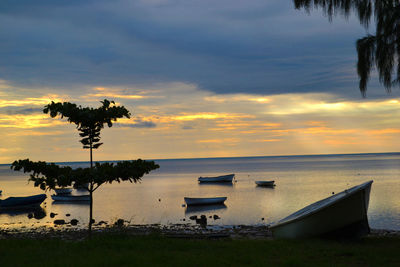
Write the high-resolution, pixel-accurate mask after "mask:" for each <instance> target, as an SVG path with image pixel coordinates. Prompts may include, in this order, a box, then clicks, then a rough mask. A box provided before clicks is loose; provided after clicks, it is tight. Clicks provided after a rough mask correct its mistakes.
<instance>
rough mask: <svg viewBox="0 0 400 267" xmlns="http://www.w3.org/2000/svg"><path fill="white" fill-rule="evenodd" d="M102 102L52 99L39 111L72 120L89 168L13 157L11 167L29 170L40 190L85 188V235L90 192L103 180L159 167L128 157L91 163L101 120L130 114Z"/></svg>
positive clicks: (135, 177)
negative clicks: (93, 105)
mask: <svg viewBox="0 0 400 267" xmlns="http://www.w3.org/2000/svg"><path fill="white" fill-rule="evenodd" d="M101 103H102V104H103V105H102V106H101V107H99V108H97V109H93V108H88V107H86V108H82V107H81V106H77V105H76V104H72V103H69V102H64V103H54V102H51V103H50V104H49V105H47V106H45V108H44V110H43V112H44V113H49V112H50V116H51V117H52V118H54V117H57V116H58V115H60V116H61V118H64V117H65V118H67V119H68V121H69V122H70V123H75V124H76V128H77V129H78V131H79V132H80V133H79V135H80V136H81V137H82V139H81V140H80V142H81V143H82V144H83V148H84V149H90V168H78V169H72V168H71V167H60V166H57V165H56V164H54V163H50V164H49V163H46V162H43V161H39V162H32V161H30V160H29V159H25V160H18V161H15V162H14V163H13V164H12V165H11V168H12V169H14V170H16V171H19V170H21V169H23V171H24V172H29V173H31V174H30V178H29V181H33V182H34V186H39V187H40V188H41V189H42V190H49V189H54V188H55V187H65V186H71V185H74V187H82V186H84V185H86V184H88V186H84V188H85V189H86V190H87V191H88V192H89V195H90V209H89V236H90V235H91V231H92V223H93V192H94V191H95V190H96V189H97V188H99V187H100V186H101V185H102V184H104V183H112V182H114V181H116V182H121V181H130V182H135V183H136V182H137V181H139V180H140V179H141V177H142V176H143V175H144V174H148V173H149V172H150V171H152V170H155V169H157V168H159V165H157V164H155V163H154V161H143V160H141V159H138V160H132V161H122V162H117V163H116V164H113V163H102V164H100V163H96V164H95V166H93V149H97V148H99V147H100V146H101V145H102V143H100V131H101V129H103V128H104V124H107V126H108V127H112V125H113V121H114V122H115V121H117V119H119V118H123V117H126V118H130V113H129V111H128V110H127V109H126V108H125V107H123V106H116V105H115V103H114V101H108V100H107V99H105V100H104V101H101Z"/></svg>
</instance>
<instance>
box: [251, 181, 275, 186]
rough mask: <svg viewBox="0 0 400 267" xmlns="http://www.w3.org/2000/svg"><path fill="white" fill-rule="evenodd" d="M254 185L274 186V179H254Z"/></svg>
mask: <svg viewBox="0 0 400 267" xmlns="http://www.w3.org/2000/svg"><path fill="white" fill-rule="evenodd" d="M255 183H256V185H258V186H269V187H273V186H275V181H255Z"/></svg>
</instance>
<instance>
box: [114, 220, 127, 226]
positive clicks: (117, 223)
mask: <svg viewBox="0 0 400 267" xmlns="http://www.w3.org/2000/svg"><path fill="white" fill-rule="evenodd" d="M124 222H125V221H124V220H123V219H118V220H117V221H116V222H115V223H114V225H115V226H118V227H122V226H124Z"/></svg>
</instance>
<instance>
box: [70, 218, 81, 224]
mask: <svg viewBox="0 0 400 267" xmlns="http://www.w3.org/2000/svg"><path fill="white" fill-rule="evenodd" d="M78 222H79V221H78V220H77V219H72V220H71V222H70V223H71V225H77V224H78Z"/></svg>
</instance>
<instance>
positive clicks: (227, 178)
mask: <svg viewBox="0 0 400 267" xmlns="http://www.w3.org/2000/svg"><path fill="white" fill-rule="evenodd" d="M234 177H235V174H228V175H221V176H215V177H199V178H198V180H199V182H200V183H232V180H233V178H234Z"/></svg>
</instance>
